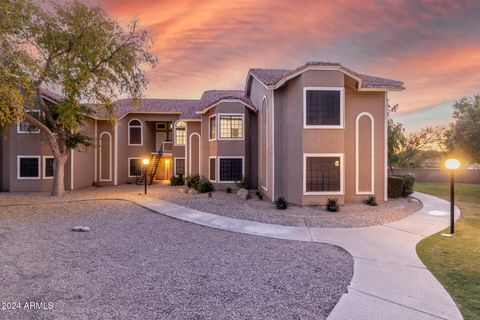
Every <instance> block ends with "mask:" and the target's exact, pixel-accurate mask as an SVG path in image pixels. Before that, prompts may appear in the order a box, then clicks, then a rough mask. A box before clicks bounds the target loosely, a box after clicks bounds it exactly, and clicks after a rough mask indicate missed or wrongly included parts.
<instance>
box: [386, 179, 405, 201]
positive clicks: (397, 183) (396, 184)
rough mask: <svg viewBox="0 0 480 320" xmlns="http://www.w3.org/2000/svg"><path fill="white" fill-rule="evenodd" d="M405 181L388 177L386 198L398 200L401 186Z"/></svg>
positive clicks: (400, 194) (401, 189) (401, 191)
mask: <svg viewBox="0 0 480 320" xmlns="http://www.w3.org/2000/svg"><path fill="white" fill-rule="evenodd" d="M404 183H405V180H404V179H403V178H402V177H398V176H390V177H388V197H389V198H399V197H401V196H402V193H403V185H404Z"/></svg>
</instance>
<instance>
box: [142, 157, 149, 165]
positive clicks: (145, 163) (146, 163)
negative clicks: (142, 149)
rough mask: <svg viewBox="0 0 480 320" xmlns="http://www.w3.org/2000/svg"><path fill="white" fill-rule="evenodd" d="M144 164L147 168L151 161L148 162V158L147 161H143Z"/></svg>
mask: <svg viewBox="0 0 480 320" xmlns="http://www.w3.org/2000/svg"><path fill="white" fill-rule="evenodd" d="M142 162H143V164H144V165H146V166H147V165H148V164H149V163H150V160H148V159H147V158H145V159H143V161H142Z"/></svg>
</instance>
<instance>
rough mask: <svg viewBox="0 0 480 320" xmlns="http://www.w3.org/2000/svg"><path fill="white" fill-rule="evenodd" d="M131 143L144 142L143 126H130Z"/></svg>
mask: <svg viewBox="0 0 480 320" xmlns="http://www.w3.org/2000/svg"><path fill="white" fill-rule="evenodd" d="M129 130H130V141H129V143H130V144H142V128H141V127H130V129H129Z"/></svg>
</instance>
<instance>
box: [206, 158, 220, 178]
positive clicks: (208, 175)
mask: <svg viewBox="0 0 480 320" xmlns="http://www.w3.org/2000/svg"><path fill="white" fill-rule="evenodd" d="M211 159H215V179H213V180H211V179H210V173H211V171H210V160H211ZM217 165H218V163H217V157H216V156H213V157H212V156H210V157H208V180H209V181H210V182H217V180H218V179H217V171H218V170H217Z"/></svg>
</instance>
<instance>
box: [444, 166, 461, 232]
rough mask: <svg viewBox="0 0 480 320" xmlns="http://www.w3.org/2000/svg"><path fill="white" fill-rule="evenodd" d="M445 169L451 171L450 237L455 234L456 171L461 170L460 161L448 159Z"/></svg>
mask: <svg viewBox="0 0 480 320" xmlns="http://www.w3.org/2000/svg"><path fill="white" fill-rule="evenodd" d="M445 168H447V169H448V170H450V235H453V233H454V232H455V170H457V169H458V168H460V161H458V160H457V159H448V160H447V161H445Z"/></svg>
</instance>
